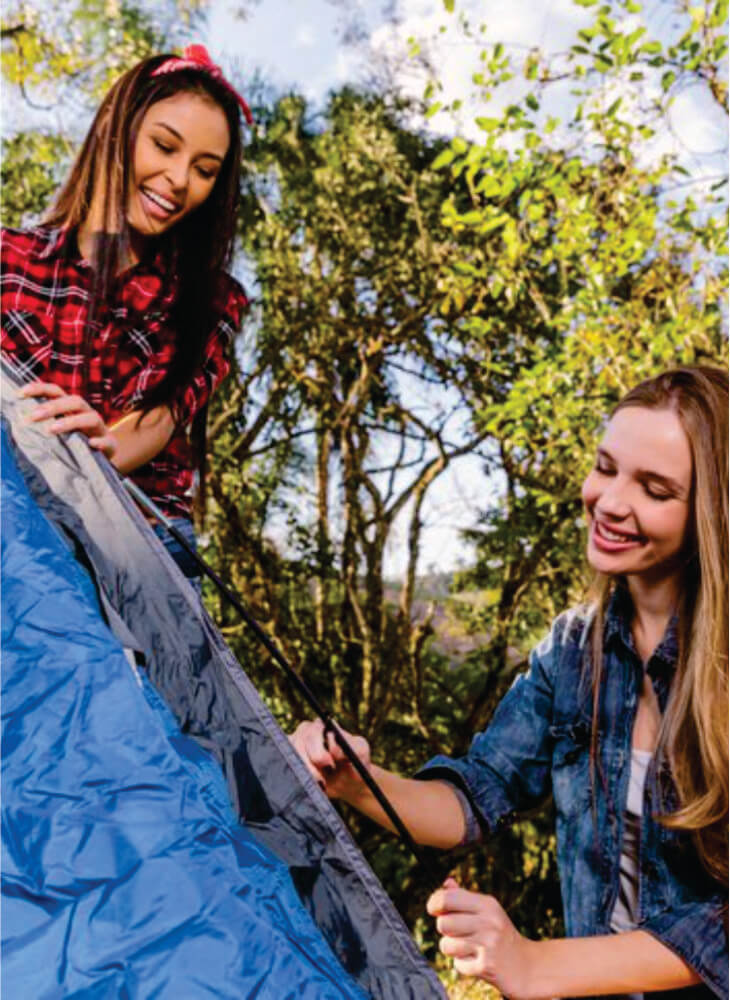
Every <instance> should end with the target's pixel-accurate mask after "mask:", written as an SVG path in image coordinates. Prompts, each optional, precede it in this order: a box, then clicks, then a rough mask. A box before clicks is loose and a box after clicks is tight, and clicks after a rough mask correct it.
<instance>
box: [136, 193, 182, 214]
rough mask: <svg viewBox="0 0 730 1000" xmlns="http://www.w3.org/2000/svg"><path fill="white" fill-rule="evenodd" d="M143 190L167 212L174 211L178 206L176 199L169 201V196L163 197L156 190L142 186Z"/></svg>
mask: <svg viewBox="0 0 730 1000" xmlns="http://www.w3.org/2000/svg"><path fill="white" fill-rule="evenodd" d="M142 190H143V191H144V193H145V194H146V195H147V197H148V198H149V199H150V201H154V203H155V205H159V206H160V208H162V209H164V211H165V212H174V211H175V209H176V208H177V205H176V204H175V202H174V201H168V200H167V198H163V197H162V195H161V194H157V192H156V191H150V190H149V188H142Z"/></svg>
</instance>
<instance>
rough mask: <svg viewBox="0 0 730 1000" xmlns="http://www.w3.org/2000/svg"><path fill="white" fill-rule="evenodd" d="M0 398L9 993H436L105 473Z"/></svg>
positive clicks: (69, 442)
mask: <svg viewBox="0 0 730 1000" xmlns="http://www.w3.org/2000/svg"><path fill="white" fill-rule="evenodd" d="M2 396H3V422H4V424H5V426H6V428H7V431H8V433H9V437H10V448H11V452H12V454H10V453H9V457H8V456H5V457H4V461H3V490H4V504H3V509H4V518H5V519H6V520H8V521H12V523H13V525H14V526H13V528H12V530H11V529H10V528H9V527H8V526H7V525H6V524H4V525H3V542H4V545H5V546H6V547H7V551H5V550H4V553H3V559H4V566H3V616H4V628H5V629H6V630H7V634H5V636H4V644H5V645H4V650H5V656H4V658H3V685H4V691H3V704H2V708H3V740H4V747H3V758H4V771H3V824H4V827H3V840H4V851H6V852H7V857H6V858H5V861H4V864H3V869H4V878H3V894H4V896H3V913H2V917H3V920H2V933H3V942H4V945H3V946H4V953H3V958H4V962H3V986H4V987H5V988H6V989H7V993H6V994H5V995H7V996H10V997H13V996H15V995H18V996H30V995H32V996H38V997H46V996H47V997H56V996H58V997H60V996H64V997H66V996H78V997H84V998H87V997H89V998H91V997H94V998H95V997H97V996H98V997H107V996H109V997H112V996H114V997H122V996H129V997H132V998H141V997H145V998H146V997H153V996H154V997H157V996H159V997H168V996H170V997H171V996H176V997H177V996H185V997H186V998H191V1000H195V998H197V997H207V996H217V997H228V996H231V997H232V996H236V997H238V998H244V1000H245V998H248V997H249V996H250V997H252V998H253V997H254V996H255V997H262V998H265V997H271V998H274V997H276V998H277V1000H281V998H283V997H288V996H298V997H299V996H301V997H310V996H311V997H315V996H316V997H330V996H333V997H335V996H336V997H340V996H342V997H360V996H363V995H365V996H371V997H374V998H382V1000H411V998H412V1000H430V998H443V997H444V996H445V994H444V991H443V988H442V987H441V985H440V983H439V981H438V979H437V977H436V976H435V975H434V973H433V971H432V970H431V969H430V968H429V966H428V965H427V963H426V962H425V961H424V959H423V958H422V956H421V955H420V953H419V952H418V950H417V948H416V947H415V945H414V943H413V941H412V940H411V938H410V935H409V934H408V931H407V929H406V928H405V926H404V924H403V923H402V921H401V919H400V917H399V915H398V914H397V912H396V911H395V909H394V908H393V906H392V904H391V903H390V901H389V899H388V898H387V896H386V895H385V893H384V892H383V890H382V887H381V886H380V884H379V883H378V881H377V879H376V878H375V876H374V875H373V873H372V871H371V870H370V868H369V867H368V865H367V863H366V861H365V860H364V858H363V857H362V855H361V854H360V852H359V850H358V848H357V847H356V845H355V844H354V842H353V841H352V839H351V837H350V835H349V833H348V832H347V830H346V828H345V827H344V825H343V824H342V822H341V820H340V818H339V816H338V814H337V812H336V811H335V810H334V809H333V807H332V805H331V804H330V803H329V801H328V800H327V798H326V797H325V796H324V795H323V794H322V792H321V791H320V789H319V788H318V787H317V785H316V783H315V782H314V781H313V780H312V778H311V776H310V775H309V773H308V771H307V770H306V768H305V767H304V766H303V764H302V762H301V761H300V760H299V757H298V755H297V754H296V752H295V751H294V750H293V749H292V747H291V745H290V743H289V741H288V739H287V737H286V736H285V735H284V734H283V733H282V732H281V730H280V729H279V727H278V726H277V724H276V722H275V720H274V719H273V717H272V716H271V714H270V713H269V712H268V710H267V709H266V707H265V705H264V704H263V702H262V701H261V699H260V697H259V696H258V694H257V693H256V690H255V687H254V685H253V684H252V683H251V681H250V680H249V679H248V677H247V676H246V674H245V673H244V671H243V669H242V668H241V666H240V665H239V664H238V663H237V662H236V660H235V658H234V657H233V656H232V654H231V652H230V650H228V648H227V647H226V645H225V643H224V642H223V640H222V638H221V636H220V634H219V633H218V632H217V630H216V629H215V626H214V625H213V623H212V621H211V620H210V618H209V617H208V616H207V614H206V613H205V611H204V610H203V608H202V606H201V604H200V602H199V600H198V597H197V595H196V593H195V591H194V590H193V588H192V587H191V586H190V584H189V583H188V582H187V581H186V580H185V578H184V577H183V575H182V574H181V573H180V571H179V570H178V568H177V566H176V565H175V563H174V562H173V561H172V560H171V559H170V558H169V556H168V555H167V553H166V551H165V549H164V546H163V545H162V544H161V543H160V542H159V540H158V539H157V537H156V536H155V534H154V532H153V531H152V529H151V528H150V527H149V525H148V524H147V523H146V521H145V520H144V518H143V517H142V516H141V514H140V513H139V512H138V511H137V509H136V507H134V505H133V504H132V502H131V500H129V498H128V497H127V496H126V494H125V492H124V491H123V488H122V487H121V485H120V484H119V482H118V478H117V476H116V474H115V473H114V472H113V470H112V469H111V467H110V466H109V465H108V463H106V461H105V460H103V459H99V458H98V456H96V455H95V454H94V453H92V452H90V450H89V449H88V447H87V445H86V443H85V442H84V441H83V440H82V439H81V438H80V437H79V436H77V435H72V436H70V437H68V438H63V439H60V438H49V437H47V436H46V435H44V434H43V433H42V432H40V431H39V429H38V428H37V427H36V426H34V425H29V424H27V423H25V422H24V420H23V413H24V412H25V411H26V410H27V406H28V401H22V400H19V399H18V398H17V397H16V396H15V393H14V392H13V390H12V380H10V381H9V380H8V377H7V374H6V373H5V372H4V373H3V393H2ZM16 463H17V468H18V469H19V470H20V475H16V474H15V471H14V470H15V468H16ZM11 472H12V474H13V475H14V476H16V478H15V479H14V480H13V482H12V483H11V484H10V485H7V484H6V481H5V480H6V475H10V474H11ZM11 496H12V497H13V500H12V503H11V501H10V497H11ZM21 497H22V502H21ZM62 584H63V586H62ZM100 608H101V609H103V614H102V611H101V610H100ZM76 614H78V615H79V616H80V617H79V618H78V619H77V618H75V617H74V615H76ZM104 619H106V621H107V622H108V624H106V623H105V621H104ZM44 623H45V624H44ZM33 643H36V644H37V645H36V646H34V645H33ZM16 644H19V648H18V649H17V650H16ZM123 647H127V649H128V650H129V649H133V650H136V655H130V656H125V655H124V652H123ZM102 650H103V652H102ZM135 659H136V660H137V661H138V663H139V664H141V665H136V664H135ZM251 667H252V669H254V670H255V669H260V668H267V667H268V665H267V664H266V662H265V658H264V657H262V663H261V664H253V665H251ZM130 777H131V778H132V779H133V780H131V781H130ZM49 888H51V889H52V890H53V891H52V892H50V894H47V890H49ZM294 889H296V892H294ZM41 940H43V941H44V944H43V946H42V948H41V945H40V942H41ZM21 942H22V945H21ZM34 942H36V943H37V947H35V945H34ZM41 954H42V955H43V960H42V961H41V960H40V956H41ZM151 970H153V971H151ZM31 972H32V973H33V975H34V976H35V977H37V978H36V981H37V982H38V988H37V989H32V990H31V991H30V992H28V989H27V987H26V986H25V985H24V986H23V989H22V990H21V991H20V992H14V988H13V984H14V983H20V982H23V983H25V979H24V977H25V976H26V975H28V974H30V973H31ZM21 975H22V977H23V978H16V977H20V976H21ZM236 976H238V979H236V978H235V977H236ZM105 977H107V978H106V979H105ZM115 977H116V978H115ZM155 977H156V978H155ZM108 984H111V985H108ZM44 990H45V992H44ZM54 990H55V992H54ZM125 991H126V992H125ZM287 991H289V992H287Z"/></svg>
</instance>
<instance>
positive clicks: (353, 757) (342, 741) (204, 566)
mask: <svg viewBox="0 0 730 1000" xmlns="http://www.w3.org/2000/svg"><path fill="white" fill-rule="evenodd" d="M122 482H123V484H124V486H125V488H126V489H127V491H128V493H129V494H130V496H131V497H132V498H133V500H134V501H135V502H136V503H137V504H139V506H140V507H141V508H142V510H144V511H145V512H146V513H147V514H150V515H151V516H152V517H154V518H155V520H156V521H158V522H159V523H160V524H161V525H162V526H163V528H164V529H165V531H167V532H169V534H170V535H172V537H173V538H174V539H175V541H176V542H179V543H180V545H182V546H183V548H184V549H185V551H186V552H187V553H188V554H189V555H190V556H191V557H192V558H193V559H194V560H195V563H196V565H197V566H198V567H199V569H200V570H201V571H202V572H203V573H205V575H206V576H207V577H208V579H209V580H212V581H213V583H214V584H215V586H216V588H217V589H218V591H219V593H221V594H222V595H223V597H225V599H226V600H227V601H228V603H229V604H230V605H231V606H232V607H234V608H235V609H236V611H237V612H238V614H239V615H240V616H241V618H242V619H243V620H244V622H245V623H246V625H248V627H249V628H250V629H251V631H252V632H253V633H254V635H255V636H256V638H257V639H258V640H259V642H261V644H262V645H263V646H264V647H265V649H266V651H267V652H268V653H269V654H270V656H271V657H272V659H273V660H274V661H275V663H276V664H277V665H278V666H279V667H281V669H282V670H283V671H284V673H285V674H286V676H287V678H288V679H289V680H290V681H291V683H292V684H293V685H294V687H295V688H296V690H297V691H298V692H299V694H300V695H301V697H302V698H303V699H304V701H305V702H306V703H307V704H308V705H309V707H310V708H311V709H312V711H313V712H314V713H315V715H316V716H317V717H318V718H319V719H321V721H322V723H323V725H324V738H325V740H326V739H327V734H328V733H332V735H333V737H334V739H335V740H336V742H337V745H338V746H339V747H340V749H341V750H342V752H343V753H344V754H345V756H346V757H347V759H348V761H349V762H350V764H352V766H353V767H354V768H355V770H356V771H357V773H358V774H359V776H360V777H361V778H362V780H363V781H364V782H365V784H366V785H367V787H368V789H369V790H370V791H371V792H372V794H373V795H374V796H375V799H376V800H377V802H378V804H379V805H380V807H381V808H382V809H383V812H384V813H385V814H386V816H387V817H388V819H389V820H390V821H391V823H392V824H393V826H394V827H395V829H396V830H397V831H398V833H399V835H400V837H401V838H402V840H403V842H404V843H405V844H406V846H407V847H408V848H409V849H410V851H411V853H412V854H413V856H414V857H415V859H416V861H417V862H418V863H419V864H420V865H421V867H422V868H423V870H424V871H425V873H426V875H427V876H428V877H429V879H430V881H431V882H432V884H434V885H436V884H438V883H439V882H440V878H439V875H438V873H437V872H436V871H435V869H434V868H433V866H432V865H431V864H429V862H428V861H427V859H426V857H425V855H424V854H423V852H422V851H421V850H420V849H419V848H418V846H417V844H416V842H415V840H414V839H413V837H412V836H411V834H410V832H409V830H408V828H407V826H406V825H405V823H404V822H403V820H402V819H401V818H400V816H399V815H398V813H397V811H396V810H395V808H394V806H393V804H392V803H391V802H390V800H389V799H388V797H387V796H386V795H385V793H384V792H383V790H382V789H381V788H380V786H379V785H378V783H377V782H376V781H375V779H374V778H373V776H372V775H371V774H370V772H369V771H368V770H367V768H366V767H365V765H364V764H363V762H362V761H361V760H360V758H359V757H358V756H357V754H356V753H355V751H354V750H353V748H352V745H351V744H350V742H349V740H348V739H347V737H346V736H344V735H343V733H342V730H341V729H340V727H339V726H338V724H337V722H336V721H335V720H334V719H333V718H332V715H331V713H330V712H328V711H327V710H326V709H325V708H324V706H323V705H322V704H321V703H320V702H319V699H318V698H317V696H316V695H315V694H314V692H313V691H312V689H311V688H310V687H309V685H308V684H307V683H306V681H305V680H303V678H302V677H301V676H300V675H299V674H298V673H297V671H296V670H295V669H294V667H293V666H292V665H291V664H290V663H289V661H288V660H287V658H286V657H285V656H284V654H283V653H282V652H281V650H280V649H279V647H278V646H277V645H276V644H275V643H274V642H273V641H272V639H271V637H270V636H269V635H268V634H267V633H266V632H265V631H264V629H263V628H262V627H261V625H260V624H259V623H258V621H257V620H256V619H255V618H254V617H253V615H252V614H251V613H250V612H249V611H248V610H247V609H246V607H245V606H244V605H243V604H242V602H241V600H240V599H239V598H238V596H237V595H236V594H235V593H234V592H233V591H232V590H231V589H230V587H229V586H228V585H227V584H226V583H224V581H223V580H222V579H221V578H220V576H218V574H217V573H216V572H215V570H214V569H212V568H211V567H210V566H209V565H208V563H207V562H206V561H205V559H203V558H202V556H201V555H200V554H199V553H198V552H197V550H196V549H195V548H194V547H193V546H192V545H191V544H190V542H189V541H188V540H187V538H185V536H184V535H183V534H182V533H181V532H180V531H178V530H177V528H176V527H175V525H174V524H172V522H171V521H170V519H169V518H168V517H167V516H166V515H165V514H163V512H162V511H161V510H160V509H159V507H158V506H157V505H156V504H155V503H153V501H152V500H150V498H149V497H148V496H147V495H146V494H145V493H144V492H143V491H142V490H141V489H140V488H139V487H138V486H137V485H136V484H135V483H133V482H132V480H131V479H128V478H125V479H123V480H122Z"/></svg>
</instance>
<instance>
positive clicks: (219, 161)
mask: <svg viewBox="0 0 730 1000" xmlns="http://www.w3.org/2000/svg"><path fill="white" fill-rule="evenodd" d="M241 112H243V114H244V116H245V117H246V119H247V121H248V122H249V123H250V122H251V113H250V111H249V109H248V106H247V104H246V102H245V101H244V100H243V98H242V97H240V95H238V94H237V93H236V91H235V90H234V89H233V88H232V87H231V85H230V84H229V83H228V82H227V81H226V80H225V78H224V77H223V75H222V73H221V70H220V69H219V67H217V66H215V65H214V64H213V63H212V62H211V60H210V58H209V56H208V53H207V52H206V50H205V49H204V48H203V47H202V46H190V47H189V48H188V49H186V50H185V52H184V53H183V55H182V56H181V57H178V56H174V55H159V56H155V57H153V58H150V59H145V60H143V61H142V62H140V63H138V64H137V65H136V66H134V67H133V68H132V69H131V70H129V71H128V72H127V73H125V74H124V75H123V76H122V77H121V78H120V79H119V80H118V81H117V82H116V83H115V84H114V85H113V86H112V88H111V89H110V91H109V92H108V93H107V95H106V97H105V98H104V100H103V101H102V104H101V106H100V108H99V110H98V112H97V114H96V116H95V118H94V121H93V123H92V125H91V127H90V129H89V132H88V134H87V136H86V139H85V140H84V143H83V145H82V147H81V150H80V152H79V154H78V156H77V158H76V161H75V163H74V165H73V167H72V169H71V172H70V174H69V177H68V179H67V181H66V183H65V184H64V185H63V186H62V188H61V190H60V192H59V194H58V196H57V198H56V201H55V204H54V205H53V206H52V208H51V209H50V210H49V211H48V212H47V214H46V216H45V218H44V220H43V223H42V225H41V226H39V227H38V228H35V229H30V230H9V229H7V230H4V231H3V234H2V236H3V240H2V272H1V274H0V303H1V305H2V350H3V353H4V354H5V355H6V356H8V357H10V359H11V360H12V362H13V363H14V367H15V369H16V371H17V372H19V374H20V375H21V377H22V378H23V379H24V381H25V382H26V384H25V385H24V387H23V389H22V390H21V392H22V393H23V394H24V395H26V396H31V397H44V399H45V401H44V402H43V403H41V404H40V405H39V406H38V407H36V409H35V410H34V411H33V414H32V417H31V419H33V420H38V421H43V422H44V426H45V427H46V428H47V430H48V431H49V432H50V433H63V432H68V431H72V430H78V431H81V432H83V433H84V434H86V435H87V436H88V438H89V443H90V445H91V446H92V447H94V448H97V449H99V450H100V451H103V452H104V453H105V454H106V455H107V456H108V457H109V458H110V459H111V461H112V462H113V464H114V465H115V466H116V467H117V468H118V469H119V471H120V472H122V473H124V474H130V475H131V476H132V478H133V479H134V480H135V481H136V482H137V483H138V485H139V486H140V487H141V488H142V489H143V490H144V491H145V492H146V493H147V494H148V495H149V496H150V497H151V499H152V500H154V501H155V502H156V503H157V504H158V506H159V507H160V508H161V509H162V510H163V512H164V513H165V514H167V515H168V516H172V517H175V518H177V519H179V520H178V522H177V527H178V529H179V530H182V531H183V533H184V534H185V535H187V537H189V538H190V539H191V540H192V539H193V537H194V536H193V532H192V522H191V504H192V501H191V498H190V491H191V487H192V484H193V472H194V467H195V466H196V465H197V467H198V470H199V473H200V483H199V489H201V490H202V485H203V479H204V461H205V417H206V410H207V405H208V400H209V398H210V394H211V392H212V391H213V390H214V389H215V388H216V386H217V385H218V383H219V382H220V380H221V379H222V378H223V377H224V375H225V374H226V373H227V371H228V367H229V365H228V361H227V358H226V355H227V352H228V349H229V347H230V343H231V340H232V337H233V335H234V333H235V332H236V330H237V329H238V327H239V326H240V322H241V318H242V314H243V310H244V308H245V305H246V298H245V295H244V292H243V289H242V288H241V287H240V285H239V284H238V283H237V282H236V281H235V280H234V279H233V278H232V277H231V276H230V275H229V274H228V273H227V270H226V269H227V268H228V266H229V264H230V259H231V254H232V248H233V241H234V234H235V225H236V206H237V202H238V197H239V179H240V165H241V155H242V154H241V124H240V115H241ZM173 554H175V555H176V557H177V558H178V560H179V561H180V563H181V565H182V566H183V568H184V570H185V571H186V572H188V573H189V575H195V572H196V571H195V569H194V566H192V565H186V563H185V554H184V552H183V551H182V549H181V548H180V549H179V550H178V551H175V549H173Z"/></svg>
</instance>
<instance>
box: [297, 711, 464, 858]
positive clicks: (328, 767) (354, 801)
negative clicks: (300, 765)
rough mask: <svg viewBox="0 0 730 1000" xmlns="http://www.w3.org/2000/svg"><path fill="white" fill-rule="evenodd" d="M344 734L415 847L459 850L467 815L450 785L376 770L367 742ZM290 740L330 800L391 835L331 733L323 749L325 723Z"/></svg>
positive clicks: (301, 729)
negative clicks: (387, 800)
mask: <svg viewBox="0 0 730 1000" xmlns="http://www.w3.org/2000/svg"><path fill="white" fill-rule="evenodd" d="M340 731H341V733H342V735H343V736H344V737H345V738H346V739H347V740H348V741H349V743H350V745H351V746H352V748H353V749H354V750H355V753H356V754H357V755H358V757H359V758H360V760H361V761H362V762H363V764H365V766H366V767H367V768H368V770H369V772H370V774H371V775H372V777H373V779H374V780H375V781H376V782H377V784H378V785H379V786H380V788H381V790H382V791H383V793H384V794H385V795H386V796H387V798H388V799H389V800H390V802H391V803H392V804H393V807H394V808H395V810H396V812H397V813H398V815H399V816H400V818H401V819H402V820H403V823H404V824H405V826H406V828H407V829H408V831H409V833H410V834H411V836H412V837H413V839H414V840H415V841H416V843H418V844H427V845H429V846H430V847H440V848H450V847H455V846H456V845H457V844H459V843H461V841H462V839H463V837H464V833H465V829H466V821H465V819H464V812H463V810H462V807H461V803H460V802H459V799H458V796H457V795H456V792H455V791H454V790H453V788H452V787H451V786H450V785H449V784H448V783H447V782H442V781H416V780H414V779H413V778H402V777H401V776H400V775H398V774H394V773H393V772H392V771H388V770H386V769H385V768H382V767H378V765H377V764H373V763H372V762H371V760H370V747H369V745H368V742H367V740H365V739H363V737H362V736H354V735H352V734H351V733H347V732H345V730H342V729H341V730H340ZM289 739H290V740H291V742H292V745H293V746H294V748H295V749H296V750H297V752H298V753H299V755H300V756H301V758H302V760H303V761H304V763H305V764H306V766H307V768H308V769H309V771H310V773H311V774H312V776H313V777H314V779H315V781H317V782H318V784H319V785H320V787H321V788H322V789H323V791H324V792H325V793H326V794H327V795H328V796H329V797H330V798H333V799H334V798H336V799H342V800H343V801H344V802H347V803H348V804H349V805H351V806H353V807H354V808H355V809H357V810H358V811H359V812H361V813H364V815H366V816H368V817H369V818H370V819H372V820H374V821H375V822H376V823H379V824H380V825H381V826H384V827H386V828H387V829H388V830H391V831H392V830H393V827H392V825H391V823H390V821H389V819H388V818H387V816H386V815H385V813H384V812H383V810H382V808H381V807H380V805H379V804H378V802H377V801H376V800H375V798H374V796H373V795H372V793H371V792H370V790H369V789H368V788H367V786H366V785H365V784H364V783H363V782H362V780H361V779H360V777H359V775H358V774H357V772H356V771H355V769H354V768H353V767H352V765H351V764H350V763H348V761H347V758H346V757H345V755H344V753H343V752H342V750H341V749H340V747H339V746H338V745H337V743H336V741H335V739H334V736H333V735H332V734H331V733H328V734H327V742H326V744H325V737H324V725H323V723H322V722H321V720H319V719H317V720H314V721H311V722H302V723H300V724H299V725H298V726H297V728H296V730H295V731H294V733H292V734H291V735H290V736H289Z"/></svg>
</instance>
